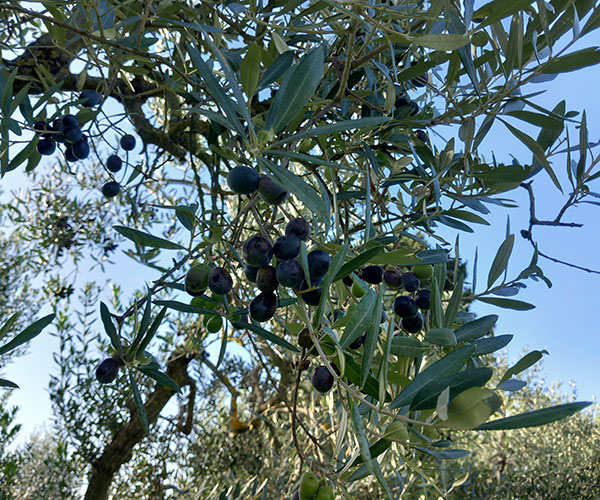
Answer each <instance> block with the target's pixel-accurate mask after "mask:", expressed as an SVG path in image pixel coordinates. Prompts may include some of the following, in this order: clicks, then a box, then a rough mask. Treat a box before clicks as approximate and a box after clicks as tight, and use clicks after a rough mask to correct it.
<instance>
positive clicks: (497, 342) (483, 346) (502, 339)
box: [473, 335, 513, 356]
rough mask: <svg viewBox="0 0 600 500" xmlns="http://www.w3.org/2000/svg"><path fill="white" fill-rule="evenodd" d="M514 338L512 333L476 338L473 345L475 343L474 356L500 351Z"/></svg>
mask: <svg viewBox="0 0 600 500" xmlns="http://www.w3.org/2000/svg"><path fill="white" fill-rule="evenodd" d="M512 338H513V336H512V335H498V336H497V337H489V338H485V339H479V340H476V341H475V342H473V345H475V351H474V352H473V356H483V355H484V354H491V353H492V352H496V351H499V350H500V349H503V348H504V347H506V346H507V345H508V344H509V343H510V341H511V340H512Z"/></svg>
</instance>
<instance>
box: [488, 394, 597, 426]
mask: <svg viewBox="0 0 600 500" xmlns="http://www.w3.org/2000/svg"><path fill="white" fill-rule="evenodd" d="M591 404H592V403H591V402H589V401H579V402H576V403H566V404H562V405H556V406H550V407H548V408H542V409H541V410H534V411H529V412H526V413H521V414H519V415H513V416H512V417H506V418H500V419H498V420H492V421H491V422H487V423H485V424H483V425H480V426H479V427H477V429H476V430H478V431H498V430H507V429H521V428H523V427H536V426H538V425H546V424H549V423H552V422H556V421H557V420H562V419H563V418H567V417H570V416H571V415H573V414H575V413H577V412H578V411H581V410H583V409H584V408H586V407H587V406H590V405H591Z"/></svg>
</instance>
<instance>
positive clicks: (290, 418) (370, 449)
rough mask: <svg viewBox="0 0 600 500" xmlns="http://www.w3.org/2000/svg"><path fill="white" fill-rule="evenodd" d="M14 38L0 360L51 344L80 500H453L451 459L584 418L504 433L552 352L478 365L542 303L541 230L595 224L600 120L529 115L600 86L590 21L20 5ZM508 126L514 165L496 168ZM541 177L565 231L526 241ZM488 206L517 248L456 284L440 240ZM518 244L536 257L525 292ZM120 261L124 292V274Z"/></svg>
mask: <svg viewBox="0 0 600 500" xmlns="http://www.w3.org/2000/svg"><path fill="white" fill-rule="evenodd" d="M0 16H1V19H2V28H1V29H0V44H1V47H2V63H1V65H0V118H1V121H0V141H1V146H0V171H1V174H2V176H3V179H4V180H8V181H10V179H11V176H13V175H17V174H18V173H19V172H24V173H25V174H26V175H27V176H28V178H29V179H30V182H31V187H30V188H29V189H28V190H26V191H24V192H23V193H20V194H18V193H13V196H12V197H11V198H10V199H9V200H7V201H6V202H5V203H4V204H3V205H2V206H1V207H0V213H1V217H2V221H3V224H4V226H5V227H6V228H7V229H8V230H7V231H6V235H4V236H3V237H2V241H1V242H0V245H2V246H3V247H4V248H6V252H7V260H6V263H7V267H6V268H5V269H3V271H2V274H1V276H0V277H1V279H2V289H1V290H0V317H1V318H3V320H4V322H3V324H4V326H3V327H2V330H0V342H2V346H1V347H0V356H3V359H4V358H6V359H8V357H9V356H10V357H11V358H16V354H18V353H19V350H20V349H22V346H24V345H26V343H27V342H29V341H31V340H32V339H33V338H34V337H35V336H36V335H38V334H39V333H40V332H42V331H51V332H52V333H53V334H54V335H56V336H57V338H58V339H59V343H60V348H59V352H57V353H55V359H56V362H57V370H56V373H55V374H53V376H52V380H51V383H50V394H51V398H52V403H53V410H54V412H55V416H56V431H57V436H58V437H59V439H60V443H64V446H65V448H64V449H63V448H62V447H61V446H62V444H61V445H60V446H59V448H58V451H57V452H56V456H57V457H58V458H57V460H60V459H61V457H63V456H64V454H65V453H67V452H66V451H65V450H70V451H69V452H68V453H72V454H73V456H74V457H76V459H77V460H78V461H79V462H78V463H79V466H81V467H82V469H83V470H85V472H86V473H87V474H88V479H87V482H86V486H85V499H86V500H93V499H99V500H100V499H106V498H141V496H140V495H142V496H144V497H148V498H210V499H212V498H215V499H216V498H219V499H221V498H223V499H224V498H264V499H266V498H283V497H286V498H287V497H290V498H291V497H292V496H293V495H294V494H296V495H297V498H302V499H304V498H317V499H319V500H323V499H327V498H331V495H333V494H334V493H333V492H335V495H337V497H343V498H365V499H366V498H384V497H385V498H400V497H402V498H410V497H411V495H413V494H416V493H415V491H416V489H417V488H422V487H423V488H427V489H429V488H431V491H435V492H436V494H439V495H442V496H443V495H447V494H450V492H451V491H453V490H456V488H458V487H459V486H460V485H461V484H463V483H464V480H462V482H461V481H459V480H458V479H457V481H456V482H454V483H452V482H448V481H447V480H446V479H447V476H445V475H444V467H445V466H444V465H443V464H445V463H446V462H447V461H449V460H460V459H462V458H464V457H465V456H467V455H468V454H469V451H468V450H464V449H460V448H458V447H456V446H455V443H454V442H453V440H452V434H453V433H455V432H460V431H463V430H470V429H475V430H477V431H480V432H481V433H495V432H497V431H503V430H510V429H520V428H526V427H532V426H539V425H544V424H549V423H553V422H557V421H561V420H562V419H564V418H566V417H569V416H571V415H573V414H574V413H576V412H578V411H579V410H581V409H583V408H585V407H586V406H588V405H589V404H590V403H588V402H577V401H568V402H559V403H556V402H555V401H545V403H548V404H549V406H546V407H535V408H527V409H523V411H519V412H517V411H515V407H514V406H511V404H510V394H511V392H512V391H518V390H520V389H522V387H523V384H522V383H521V381H520V380H519V378H518V376H519V374H520V373H522V372H523V371H524V370H526V369H527V368H529V367H530V366H532V365H533V364H535V363H536V362H537V361H539V360H540V359H541V358H542V355H543V351H538V350H534V351H531V352H530V353H528V354H526V355H525V356H524V357H523V358H522V359H521V360H520V361H519V362H518V363H516V364H515V365H514V366H512V367H510V368H506V367H502V365H498V364H496V363H494V362H493V358H492V357H490V356H487V355H489V354H493V353H495V352H497V351H499V350H501V349H502V348H504V347H505V346H506V345H507V344H508V343H509V342H510V341H511V339H512V336H511V335H495V334H494V326H495V324H496V322H497V320H498V317H499V316H498V315H500V314H502V309H506V308H508V309H516V310H528V309H531V308H533V307H535V305H534V304H531V303H529V302H526V301H524V300H521V299H520V298H518V299H517V298H515V296H516V295H518V294H519V292H521V291H522V290H523V289H524V288H526V287H527V285H529V284H530V283H531V282H537V283H538V284H537V285H536V286H540V285H542V284H545V285H547V286H551V281H550V279H549V277H547V276H546V275H545V274H544V271H543V269H542V262H543V259H544V258H545V257H546V255H545V254H544V252H543V249H540V248H538V245H537V243H536V229H537V228H538V227H539V226H556V227H560V226H563V227H578V226H579V225H580V224H578V223H577V222H572V221H571V220H567V218H566V217H567V216H566V214H567V213H569V209H570V208H571V207H574V206H576V205H577V204H580V203H592V204H594V203H597V202H595V201H594V199H595V198H597V197H598V196H599V195H598V194H596V193H594V192H593V187H592V183H593V181H594V180H595V179H596V178H597V177H598V176H600V173H599V172H600V171H599V170H598V168H597V164H598V157H597V156H596V155H595V154H594V147H595V146H597V144H594V143H590V142H589V140H588V133H587V122H586V114H585V111H584V110H572V109H568V107H567V103H566V102H565V101H564V100H563V101H560V102H557V103H555V105H554V106H553V107H552V108H551V109H546V108H545V107H543V106H541V105H540V104H539V103H538V100H537V97H538V95H539V89H542V88H543V86H544V85H546V84H548V83H547V82H551V81H552V80H553V79H554V78H555V77H556V76H557V75H559V74H561V73H564V72H570V71H577V70H579V69H582V68H585V67H588V66H592V65H594V64H597V63H599V62H600V52H599V50H598V48H597V47H586V46H585V40H587V39H586V35H589V33H591V32H593V31H594V30H595V29H596V28H598V27H599V26H600V8H599V7H598V5H597V4H596V2H594V1H593V0H582V1H573V0H553V1H550V2H540V1H535V2H534V1H530V0H526V1H515V2H505V1H502V0H492V1H490V2H488V3H486V4H483V5H479V4H478V5H475V2H474V1H472V0H464V1H463V2H454V1H441V0H432V1H416V2H404V1H382V2H371V1H369V2H362V1H355V0H348V1H341V0H338V1H336V0H321V1H302V0H300V1H278V0H268V1H262V0H261V1H255V0H249V1H239V2H229V1H215V2H213V1H209V2H199V3H194V2H186V1H180V0H162V1H160V2H141V3H140V2H136V1H131V2H113V1H106V0H101V1H95V0H93V1H91V2H87V1H82V0H76V1H74V2H71V3H64V2H60V1H42V2H36V3H31V4H29V3H27V4H24V3H21V2H16V1H10V2H4V3H0ZM581 40H583V42H581ZM582 44H583V48H581V47H582ZM497 127H502V128H505V129H506V130H508V131H509V132H510V133H511V134H512V137H513V138H514V144H520V145H522V146H524V147H526V148H527V150H528V153H527V155H525V156H524V157H521V158H517V157H515V156H513V160H512V162H510V163H507V162H506V160H502V159H497V158H496V156H495V155H486V154H484V151H485V150H486V149H485V147H486V141H488V140H489V138H490V134H492V133H493V130H495V129H496V128H497ZM507 150H510V145H507ZM46 157H47V158H46ZM541 178H544V179H550V181H551V183H552V185H553V188H554V189H556V190H557V191H558V192H559V193H560V194H561V196H562V197H563V203H562V205H560V206H557V207H556V213H555V216H554V218H553V219H548V220H542V219H540V218H539V217H538V215H537V214H536V205H535V201H536V195H538V194H539V193H538V191H537V189H536V188H537V186H538V185H539V181H538V179H541ZM517 190H524V191H525V192H526V193H527V195H528V201H529V203H528V206H524V207H516V206H515V204H514V202H513V200H512V198H511V196H513V195H514V193H515V191H517ZM494 206H502V207H515V208H520V209H522V210H525V211H527V213H529V224H528V227H527V228H524V229H522V230H521V231H520V233H517V234H514V233H513V232H512V231H511V229H510V228H507V229H506V234H505V235H504V236H503V239H504V240H503V242H502V243H501V245H500V246H499V248H498V250H497V253H496V256H495V258H494V259H493V261H491V262H477V259H475V261H474V262H472V263H470V264H471V265H472V268H471V267H469V269H468V270H467V266H466V262H465V259H464V254H465V249H463V248H461V247H460V244H459V239H458V238H457V239H456V240H454V239H453V240H452V241H447V239H446V238H445V237H444V236H443V235H447V234H448V233H447V231H445V229H448V228H449V229H451V230H453V231H456V233H457V234H458V233H460V232H476V231H477V226H478V225H481V224H489V222H488V220H487V219H488V215H489V214H490V212H491V209H492V208H493V207H494ZM504 230H505V229H504V228H502V229H501V230H500V232H501V233H503V232H504ZM517 237H522V238H524V239H525V240H527V241H528V242H530V243H531V260H530V264H529V265H528V266H527V267H525V268H524V269H522V270H521V271H519V272H517V273H515V274H513V273H514V271H513V270H512V269H511V271H510V273H509V270H508V264H509V261H510V258H511V254H512V252H513V248H514V244H515V239H516V238H517ZM469 250H472V249H469ZM471 254H472V252H470V253H469V255H471ZM123 259H129V260H130V261H133V262H134V263H135V266H136V267H135V268H134V267H133V265H132V269H136V270H137V269H139V270H140V271H135V273H136V274H135V276H136V279H135V282H134V283H132V280H131V278H130V277H129V276H125V275H123V276H120V275H115V274H114V273H111V268H114V267H113V266H114V263H115V262H119V261H122V260H123ZM568 265H572V266H574V267H577V265H576V263H573V264H568ZM482 266H483V268H484V269H486V270H488V271H487V279H486V280H485V282H484V283H479V282H477V279H476V278H477V268H478V267H482ZM34 284H35V285H34ZM40 299H43V300H44V302H45V304H46V305H48V306H49V307H51V308H52V311H47V312H48V313H51V314H46V315H41V314H39V313H38V309H39V308H38V307H33V306H32V304H33V303H35V301H39V300H40ZM474 301H481V302H484V303H487V304H491V305H494V306H497V307H498V315H496V314H491V315H487V316H483V317H476V316H475V315H474V314H473V313H472V312H471V311H470V304H471V303H473V302H474ZM19 332H20V333H19ZM4 337H6V338H4ZM33 342H35V340H33ZM15 349H16V350H15ZM16 362H18V359H17V360H16ZM16 384H18V381H14V382H13V381H8V380H6V379H0V385H2V386H8V387H15V386H16ZM554 403H556V404H554ZM558 425H560V424H558ZM224 429H225V432H223V431H224ZM48 446H53V444H52V443H50V444H49V445H48ZM53 456H54V455H53ZM81 464H83V465H81ZM432 464H434V467H431V465H432ZM430 469H431V470H430ZM11 470H13V469H11ZM13 473H14V470H13ZM303 473H304V475H302V474H303ZM65 474H66V476H65V477H66V478H67V476H68V478H71V477H72V476H71V469H69V471H68V473H67V472H65ZM310 474H314V475H315V476H314V477H313V476H310ZM301 475H302V479H300V478H301ZM68 478H67V479H68ZM70 480H71V479H69V481H70ZM69 484H71V483H69ZM424 485H425V486H424ZM57 491H58V490H57ZM58 494H59V493H57V495H58ZM60 494H61V495H62V494H63V493H60ZM68 494H72V493H65V495H68ZM136 495H137V496H136ZM298 495H299V496H298ZM67 497H68V496H67Z"/></svg>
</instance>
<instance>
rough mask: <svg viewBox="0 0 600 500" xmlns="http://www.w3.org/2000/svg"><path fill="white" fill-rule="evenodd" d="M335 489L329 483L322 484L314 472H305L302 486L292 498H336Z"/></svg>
mask: <svg viewBox="0 0 600 500" xmlns="http://www.w3.org/2000/svg"><path fill="white" fill-rule="evenodd" d="M334 498H335V496H334V494H333V489H332V488H331V486H329V485H328V484H320V483H319V479H318V478H317V476H315V475H314V474H313V473H312V472H304V473H303V474H302V477H301V478H300V488H299V489H298V491H296V493H294V496H293V497H292V500H334Z"/></svg>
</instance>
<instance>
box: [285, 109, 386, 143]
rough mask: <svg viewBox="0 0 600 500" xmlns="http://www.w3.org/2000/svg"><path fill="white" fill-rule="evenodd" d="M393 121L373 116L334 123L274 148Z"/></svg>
mask: <svg viewBox="0 0 600 500" xmlns="http://www.w3.org/2000/svg"><path fill="white" fill-rule="evenodd" d="M390 120H391V118H389V117H387V116H371V117H368V118H360V119H358V120H342V121H340V122H336V123H332V124H331V125H322V126H320V127H315V128H311V129H309V130H304V131H302V132H298V133H297V134H294V135H290V136H289V137H284V138H283V139H280V140H279V141H276V142H274V143H273V146H278V145H280V144H285V143H286V142H294V141H299V140H300V139H304V138H306V137H315V136H319V135H331V134H335V133H338V132H345V131H348V130H356V129H361V128H372V127H377V126H379V125H383V124H384V123H387V122H389V121H390Z"/></svg>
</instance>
